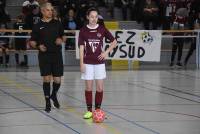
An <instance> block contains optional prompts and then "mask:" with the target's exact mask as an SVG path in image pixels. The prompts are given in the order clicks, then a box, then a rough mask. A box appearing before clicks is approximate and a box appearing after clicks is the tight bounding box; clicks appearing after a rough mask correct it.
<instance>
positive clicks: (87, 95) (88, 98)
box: [83, 80, 93, 119]
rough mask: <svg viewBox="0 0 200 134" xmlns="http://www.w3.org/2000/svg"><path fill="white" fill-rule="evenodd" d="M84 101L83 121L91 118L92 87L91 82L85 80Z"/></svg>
mask: <svg viewBox="0 0 200 134" xmlns="http://www.w3.org/2000/svg"><path fill="white" fill-rule="evenodd" d="M85 85H86V88H85V100H86V105H87V112H86V113H85V114H84V116H83V118H84V119H90V118H92V87H93V80H85Z"/></svg>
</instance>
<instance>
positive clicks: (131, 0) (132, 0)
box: [129, 0, 137, 20]
mask: <svg viewBox="0 0 200 134" xmlns="http://www.w3.org/2000/svg"><path fill="white" fill-rule="evenodd" d="M136 1H137V0H129V7H130V12H131V20H136V7H135V4H136Z"/></svg>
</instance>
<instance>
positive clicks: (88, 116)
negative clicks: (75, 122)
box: [83, 111, 92, 119]
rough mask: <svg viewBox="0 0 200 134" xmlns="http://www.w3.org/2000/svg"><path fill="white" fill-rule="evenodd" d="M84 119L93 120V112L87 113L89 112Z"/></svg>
mask: <svg viewBox="0 0 200 134" xmlns="http://www.w3.org/2000/svg"><path fill="white" fill-rule="evenodd" d="M83 118H84V119H90V118H92V112H90V111H87V112H86V113H85V114H84V115H83Z"/></svg>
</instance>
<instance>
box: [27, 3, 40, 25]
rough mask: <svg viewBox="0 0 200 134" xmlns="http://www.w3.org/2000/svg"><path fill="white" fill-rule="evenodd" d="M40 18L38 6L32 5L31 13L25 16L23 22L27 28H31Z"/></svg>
mask: <svg viewBox="0 0 200 134" xmlns="http://www.w3.org/2000/svg"><path fill="white" fill-rule="evenodd" d="M40 19H41V13H40V8H39V6H33V10H32V12H31V14H29V15H27V16H26V17H25V22H26V25H27V27H28V29H32V28H33V25H34V24H37V23H38V22H40Z"/></svg>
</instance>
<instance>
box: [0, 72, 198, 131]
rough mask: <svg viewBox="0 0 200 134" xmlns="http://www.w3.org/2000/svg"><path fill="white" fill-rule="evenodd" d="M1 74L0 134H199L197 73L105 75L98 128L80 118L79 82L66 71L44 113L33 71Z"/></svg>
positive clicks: (37, 75)
mask: <svg viewBox="0 0 200 134" xmlns="http://www.w3.org/2000/svg"><path fill="white" fill-rule="evenodd" d="M30 70H31V69H28V70H27V71H13V70H12V71H9V69H8V70H6V71H1V72H0V134H200V71H199V70H138V71H137V70H135V71H107V79H106V80H105V92H104V99H103V104H102V109H103V110H104V111H105V112H106V116H107V119H106V120H105V121H104V122H103V123H100V124H96V123H92V120H84V119H83V118H82V115H83V113H84V112H85V110H86V106H85V98H84V81H82V80H81V79H80V73H79V72H78V71H74V70H70V71H65V73H64V77H63V78H62V86H61V89H60V92H59V94H58V97H59V100H60V103H61V109H60V110H57V109H54V108H53V109H52V111H51V113H49V114H48V113H45V112H44V111H43V109H44V98H43V92H42V81H41V77H40V73H39V72H38V71H34V72H31V71H30Z"/></svg>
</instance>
